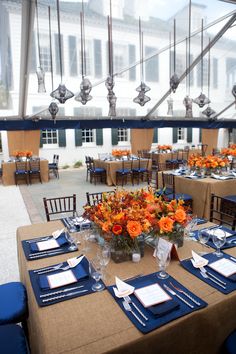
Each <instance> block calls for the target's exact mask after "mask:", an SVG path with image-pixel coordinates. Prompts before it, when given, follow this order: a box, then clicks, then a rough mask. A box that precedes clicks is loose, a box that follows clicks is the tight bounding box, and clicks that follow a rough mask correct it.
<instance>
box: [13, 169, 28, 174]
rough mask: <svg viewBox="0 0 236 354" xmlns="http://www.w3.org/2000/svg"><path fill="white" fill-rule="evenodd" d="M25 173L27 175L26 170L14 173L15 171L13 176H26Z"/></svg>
mask: <svg viewBox="0 0 236 354" xmlns="http://www.w3.org/2000/svg"><path fill="white" fill-rule="evenodd" d="M26 173H27V171H26V170H16V171H15V174H16V175H24V174H26Z"/></svg>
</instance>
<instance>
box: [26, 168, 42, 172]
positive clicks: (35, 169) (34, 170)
mask: <svg viewBox="0 0 236 354" xmlns="http://www.w3.org/2000/svg"><path fill="white" fill-rule="evenodd" d="M29 173H40V170H39V169H37V168H32V170H30V171H29Z"/></svg>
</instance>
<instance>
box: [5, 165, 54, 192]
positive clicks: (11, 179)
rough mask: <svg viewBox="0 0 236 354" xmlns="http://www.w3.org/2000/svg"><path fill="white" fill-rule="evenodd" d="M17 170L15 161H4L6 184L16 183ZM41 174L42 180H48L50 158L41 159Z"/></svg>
mask: <svg viewBox="0 0 236 354" xmlns="http://www.w3.org/2000/svg"><path fill="white" fill-rule="evenodd" d="M15 170H16V164H15V162H3V163H2V181H3V184H4V186H10V185H12V184H15V175H14V173H15ZM40 174H41V179H42V182H48V160H40ZM23 183H24V182H23Z"/></svg>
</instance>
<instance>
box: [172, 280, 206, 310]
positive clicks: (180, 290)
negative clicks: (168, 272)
mask: <svg viewBox="0 0 236 354" xmlns="http://www.w3.org/2000/svg"><path fill="white" fill-rule="evenodd" d="M170 285H171V286H172V288H174V289H175V290H177V291H178V292H179V293H181V294H183V295H185V296H186V297H187V298H189V300H191V301H192V302H194V304H196V305H198V306H201V304H200V302H199V301H197V300H195V299H194V298H193V297H192V296H191V295H189V294H188V293H187V292H186V291H184V290H182V289H180V288H178V287H177V286H176V285H174V284H172V283H171V282H170Z"/></svg>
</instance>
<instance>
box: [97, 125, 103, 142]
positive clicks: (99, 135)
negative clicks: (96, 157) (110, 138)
mask: <svg viewBox="0 0 236 354" xmlns="http://www.w3.org/2000/svg"><path fill="white" fill-rule="evenodd" d="M96 144H97V145H103V129H96Z"/></svg>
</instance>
